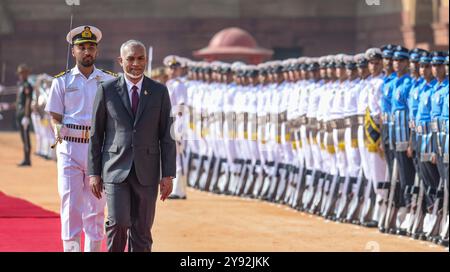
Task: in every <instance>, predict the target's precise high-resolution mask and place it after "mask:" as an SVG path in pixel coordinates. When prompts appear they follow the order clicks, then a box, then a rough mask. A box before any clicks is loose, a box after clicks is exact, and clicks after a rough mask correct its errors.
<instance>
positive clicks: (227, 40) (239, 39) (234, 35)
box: [208, 27, 257, 48]
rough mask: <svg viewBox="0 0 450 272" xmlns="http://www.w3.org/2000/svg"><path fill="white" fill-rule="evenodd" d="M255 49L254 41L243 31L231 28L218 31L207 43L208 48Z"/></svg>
mask: <svg viewBox="0 0 450 272" xmlns="http://www.w3.org/2000/svg"><path fill="white" fill-rule="evenodd" d="M236 46H237V47H248V48H256V47H257V44H256V41H255V39H254V38H253V37H252V36H251V35H250V34H249V33H248V32H247V31H245V30H243V29H240V28H237V27H232V28H226V29H224V30H221V31H219V32H218V33H217V34H216V35H214V37H213V38H212V39H211V41H210V42H209V46H208V47H209V48H220V47H236Z"/></svg>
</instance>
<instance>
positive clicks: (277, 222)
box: [0, 132, 448, 252]
mask: <svg viewBox="0 0 450 272" xmlns="http://www.w3.org/2000/svg"><path fill="white" fill-rule="evenodd" d="M21 156H22V152H21V143H20V138H19V134H18V133H9V132H8V133H0V191H3V192H5V193H6V194H9V195H13V196H17V197H21V198H24V199H27V200H29V201H31V202H33V203H35V204H37V205H40V206H42V207H44V208H46V209H49V210H52V211H56V212H58V210H59V197H58V192H57V185H56V164H55V162H53V161H46V160H43V159H41V158H39V157H36V156H33V158H32V160H33V167H31V168H25V169H21V168H17V167H16V164H17V163H18V162H19V161H20V160H21V159H22V158H21ZM153 236H154V248H153V249H154V250H155V251H269V252H272V251H434V252H442V251H447V252H448V249H445V248H442V247H439V246H436V245H434V244H431V243H427V242H420V241H415V240H411V239H409V238H404V237H398V236H391V235H386V234H381V233H379V232H378V231H377V230H373V229H365V228H361V227H359V226H354V225H348V224H341V223H335V222H329V221H325V220H324V219H322V218H321V217H316V216H311V215H309V214H304V213H300V212H297V211H295V210H292V209H289V208H287V207H284V206H279V205H273V204H270V203H265V202H261V201H254V200H246V199H241V198H236V197H228V196H226V197H225V196H219V195H214V194H209V193H204V192H199V191H195V190H192V189H189V191H188V200H185V201H183V200H169V201H166V202H161V201H158V207H157V215H156V219H155V226H154V228H153Z"/></svg>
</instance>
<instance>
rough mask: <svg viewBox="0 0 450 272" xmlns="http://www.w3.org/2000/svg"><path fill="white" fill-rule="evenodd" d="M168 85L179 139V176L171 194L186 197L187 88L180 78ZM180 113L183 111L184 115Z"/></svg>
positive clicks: (172, 80) (177, 138) (169, 82)
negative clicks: (184, 153)
mask: <svg viewBox="0 0 450 272" xmlns="http://www.w3.org/2000/svg"><path fill="white" fill-rule="evenodd" d="M166 86H167V89H168V91H169V97H170V101H171V103H172V116H174V117H175V122H174V128H175V129H174V131H175V132H176V134H175V137H176V141H177V146H176V148H177V166H176V167H177V168H176V171H177V177H176V178H175V179H174V181H173V191H172V194H171V195H174V196H178V197H181V198H184V197H186V184H185V182H186V180H185V177H184V175H183V174H182V167H183V160H182V153H183V150H184V148H185V146H184V144H185V141H184V139H185V137H184V135H183V134H184V133H186V129H187V123H188V122H189V120H187V118H188V116H187V114H186V113H187V112H186V110H187V109H185V108H184V107H185V106H184V105H186V103H187V88H186V85H185V84H184V83H183V82H182V81H181V79H179V78H175V79H171V80H169V81H167V83H166ZM178 113H182V116H180V115H179V114H178Z"/></svg>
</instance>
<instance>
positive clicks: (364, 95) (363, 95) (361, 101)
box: [356, 76, 372, 179]
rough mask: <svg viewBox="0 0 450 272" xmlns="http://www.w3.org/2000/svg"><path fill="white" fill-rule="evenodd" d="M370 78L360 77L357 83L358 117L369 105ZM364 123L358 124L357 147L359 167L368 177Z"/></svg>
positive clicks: (364, 112)
mask: <svg viewBox="0 0 450 272" xmlns="http://www.w3.org/2000/svg"><path fill="white" fill-rule="evenodd" d="M371 80H372V77H371V76H369V77H368V78H366V79H362V80H361V81H360V82H359V84H360V85H361V89H360V91H359V95H358V101H357V104H358V106H357V110H356V114H357V115H358V117H359V118H364V115H365V114H366V110H367V107H368V106H369V105H368V103H369V88H370V86H371V84H370V81H371ZM364 135H365V134H364V124H359V125H358V149H359V155H360V157H361V168H362V171H363V173H364V176H365V177H366V178H367V179H369V176H370V172H369V171H370V168H371V167H370V165H369V164H368V161H367V149H366V146H365V139H364Z"/></svg>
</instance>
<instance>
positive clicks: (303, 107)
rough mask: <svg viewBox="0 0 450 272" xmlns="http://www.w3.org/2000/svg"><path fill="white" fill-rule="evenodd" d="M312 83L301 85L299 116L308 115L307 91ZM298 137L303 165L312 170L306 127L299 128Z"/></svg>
mask: <svg viewBox="0 0 450 272" xmlns="http://www.w3.org/2000/svg"><path fill="white" fill-rule="evenodd" d="M312 83H313V82H312V81H311V80H307V81H304V84H302V87H301V90H300V104H299V109H298V110H299V115H300V116H305V117H306V114H307V113H308V102H309V91H310V85H311V84H312ZM300 137H301V141H302V148H301V150H302V154H303V160H304V163H305V167H306V169H308V170H312V169H314V161H313V159H312V153H311V145H310V142H309V137H308V134H307V125H301V127H300Z"/></svg>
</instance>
